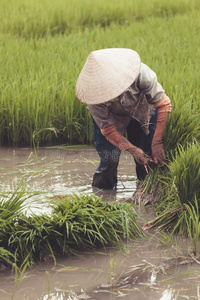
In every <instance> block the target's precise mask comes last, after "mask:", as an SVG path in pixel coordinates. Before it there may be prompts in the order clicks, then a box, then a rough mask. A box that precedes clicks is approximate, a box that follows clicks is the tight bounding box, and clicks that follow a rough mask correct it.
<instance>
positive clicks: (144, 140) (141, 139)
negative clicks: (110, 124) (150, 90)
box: [127, 109, 157, 180]
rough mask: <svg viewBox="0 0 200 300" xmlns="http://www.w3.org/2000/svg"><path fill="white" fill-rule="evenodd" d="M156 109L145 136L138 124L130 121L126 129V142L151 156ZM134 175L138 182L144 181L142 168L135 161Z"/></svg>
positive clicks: (144, 173) (143, 169) (144, 171)
mask: <svg viewBox="0 0 200 300" xmlns="http://www.w3.org/2000/svg"><path fill="white" fill-rule="evenodd" d="M156 119H157V109H156V110H155V112H154V114H153V115H152V117H151V120H150V122H149V134H148V135H145V133H144V131H143V130H142V129H141V127H140V124H139V123H138V122H137V121H136V120H135V119H132V120H131V121H130V123H129V125H128V127H127V135H128V140H129V142H131V143H132V144H133V145H135V146H136V147H139V148H141V149H142V150H143V151H144V152H145V153H147V154H148V155H150V156H151V143H152V139H153V136H154V132H155V129H156ZM135 163H136V174H137V178H138V179H139V180H144V178H145V176H146V175H147V172H146V169H145V167H144V166H141V165H139V164H138V163H137V162H136V161H135Z"/></svg>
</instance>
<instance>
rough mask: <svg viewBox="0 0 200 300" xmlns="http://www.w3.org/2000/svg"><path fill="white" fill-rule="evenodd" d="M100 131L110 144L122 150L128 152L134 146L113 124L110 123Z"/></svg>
mask: <svg viewBox="0 0 200 300" xmlns="http://www.w3.org/2000/svg"><path fill="white" fill-rule="evenodd" d="M101 133H102V135H103V136H104V137H105V138H106V139H107V140H108V141H109V142H110V143H111V144H113V145H114V146H116V147H117V148H119V149H120V150H122V151H128V152H130V151H131V150H133V149H135V148H136V147H135V146H134V145H132V144H131V143H130V142H129V141H128V140H127V139H126V138H125V137H124V136H123V135H122V134H121V133H119V132H118V131H117V130H116V128H115V125H111V126H109V127H107V128H104V129H101Z"/></svg>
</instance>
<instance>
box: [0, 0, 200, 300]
mask: <svg viewBox="0 0 200 300" xmlns="http://www.w3.org/2000/svg"><path fill="white" fill-rule="evenodd" d="M0 20H1V22H0V66H1V67H0V162H1V166H0V173H1V179H2V180H3V181H5V182H6V179H7V178H12V180H14V179H13V178H14V177H13V176H12V175H13V174H15V173H13V172H17V171H16V170H17V169H18V174H17V178H18V179H19V177H20V174H22V176H21V177H22V178H23V180H24V181H23V183H21V185H20V186H19V187H17V188H16V189H15V190H12V189H10V190H8V189H7V188H6V185H3V184H1V191H0V196H1V198H0V222H1V226H0V269H1V271H3V270H4V268H6V272H7V273H6V275H1V274H0V276H1V279H2V281H1V282H3V284H1V285H0V299H2V300H7V299H8V300H10V299H12V300H13V299H16V300H17V299H20V300H21V299H23V300H31V299H33V300H47V299H50V300H66V299H68V300H77V299H89V298H91V299H95V300H98V299H104V300H107V299H109V300H114V299H117V297H124V299H126V300H129V299H131V300H133V299H147V298H148V299H162V300H170V299H171V300H172V299H200V285H199V263H200V261H199V257H200V247H199V238H200V209H199V207H200V121H199V120H200V99H199V94H200V88H199V86H200V85H199V79H200V68H199V62H200V2H199V0H176V1H173V0H151V1H149V0H140V1H139V0H118V1H115V0H109V1H106V0H71V1H69V0H48V1H47V0H34V1H33V0H18V1H14V0H9V1H4V0H0ZM112 47H120V48H132V49H134V50H136V51H137V52H138V53H139V54H140V57H141V60H142V62H143V63H145V64H147V65H149V66H150V67H151V68H152V69H153V70H154V71H155V72H156V74H157V77H158V81H159V82H160V83H161V84H162V85H163V87H164V89H165V91H166V94H167V95H168V96H169V98H170V99H171V101H172V106H173V111H172V114H171V118H170V120H169V121H168V124H167V127H166V129H165V132H164V146H165V151H166V155H167V161H166V165H165V166H164V167H162V168H161V167H160V166H156V167H155V168H154V169H153V170H152V171H150V172H149V173H148V175H147V177H146V178H145V180H144V182H143V184H142V185H141V190H142V195H143V196H142V197H143V198H145V197H146V196H147V197H149V195H150V196H151V197H152V198H153V205H152V207H151V209H150V213H149V214H150V215H151V220H147V218H146V217H144V219H142V221H141V216H140V213H139V214H138V207H137V208H135V205H134V204H133V202H132V200H130V199H125V201H123V202H125V203H121V201H119V203H118V201H114V203H112V202H110V201H108V199H107V200H106V201H103V200H102V199H101V198H99V197H97V196H96V195H94V194H91V193H86V194H82V195H76V194H73V196H70V197H69V198H68V195H65V196H62V197H58V198H56V199H54V201H51V202H50V207H51V213H50V214H49V213H41V214H39V215H38V214H34V213H33V214H32V215H27V214H26V213H25V212H24V210H25V208H26V205H27V201H28V203H29V200H30V198H31V197H32V196H34V197H35V196H36V197H37V198H38V199H40V197H41V194H40V193H39V192H37V193H35V192H33V191H29V190H28V189H27V187H28V184H30V181H31V180H32V178H33V177H31V176H32V175H30V173H31V174H34V175H36V174H37V176H41V177H40V179H37V180H38V181H37V182H38V183H39V181H40V180H41V182H42V180H43V179H42V178H44V175H45V174H47V173H46V172H47V169H48V168H47V165H45V167H44V168H43V167H42V169H40V167H39V166H40V165H39V164H40V163H43V161H44V162H45V161H46V158H44V157H43V158H42V159H40V158H39V156H38V155H39V151H40V150H41V149H42V147H43V149H44V148H46V149H53V148H50V147H55V148H57V149H58V147H61V148H60V149H62V151H65V150H67V149H68V150H69V149H70V148H69V147H70V146H74V145H79V146H80V147H83V146H85V145H87V146H92V145H93V126H92V121H91V117H90V114H89V111H88V109H87V107H86V106H85V105H84V104H82V103H80V102H79V100H78V99H77V98H76V95H75V84H76V80H77V77H78V75H79V73H80V70H81V68H82V66H83V64H84V62H85V59H86V57H87V55H88V54H89V53H90V52H91V51H93V50H97V49H101V48H112ZM66 146H67V147H68V148H67V147H66ZM6 147H13V148H12V149H22V147H23V149H25V148H26V149H27V148H29V147H30V149H33V152H31V154H30V155H31V156H29V157H28V158H27V159H26V162H20V164H17V165H16V166H15V168H14V169H12V168H11V167H10V166H9V167H7V166H6V163H5V162H6V160H10V161H12V159H13V156H15V154H14V153H15V152H16V150H12V153H13V154H12V159H11V156H9V158H6V155H5V154H4V155H5V156H2V155H3V154H2V153H3V151H2V149H7V148H6ZM47 147H49V148H47ZM55 148H54V149H55ZM9 149H10V148H9ZM30 151H32V150H30ZM4 153H5V152H4ZM31 159H33V161H32V160H31ZM54 159H55V156H52V162H53V161H54ZM79 159H80V157H79ZM73 162H75V160H74V161H73ZM84 162H86V159H85V160H84ZM70 163H71V161H70ZM76 163H77V164H79V166H78V167H80V166H82V165H81V164H80V160H79V161H78V162H77V161H76ZM87 163H89V164H90V165H93V166H95V164H96V161H93V160H92V159H90V160H87ZM62 164H63V165H64V160H63V161H62V160H61V159H60V158H59V159H58V160H57V161H56V162H55V163H54V169H53V170H54V173H55V174H58V173H59V171H58V169H59V168H60V167H61V165H62ZM52 165H53V163H52ZM78 167H77V168H78ZM30 168H32V169H31V171H30ZM127 168H128V167H127V165H126V168H125V169H123V172H125V173H126V172H128V169H127ZM51 172H52V169H51ZM63 174H64V173H63ZM85 174H86V173H85ZM28 176H29V177H28ZM42 176H43V177H42ZM61 177H62V176H60V177H58V178H60V179H59V181H61ZM84 177H86V176H85V175H83V179H82V180H83V182H86V178H84ZM27 178H29V183H28V181H26V179H27ZM37 178H39V177H37ZM20 179H21V178H20ZM44 182H45V181H44ZM87 184H88V182H87ZM89 184H90V183H89ZM24 185H25V189H24ZM85 185H86V183H85ZM41 189H42V188H41ZM41 192H42V191H41ZM60 194H62V191H60ZM54 198H55V197H54ZM104 200H105V199H104ZM126 200H129V202H131V203H126V202H128V201H126ZM48 201H49V199H48ZM147 212H148V211H147ZM144 215H145V214H144ZM145 216H146V215H145ZM138 219H139V221H138ZM138 222H139V224H140V225H138ZM141 222H142V224H143V225H144V223H145V225H144V226H143V225H141ZM179 239H181V241H180V243H179ZM152 241H153V244H151V242H152ZM132 243H133V244H132ZM125 244H126V246H127V247H125V248H126V251H127V249H129V250H128V252H123V254H122V252H120V254H119V252H112V251H113V249H115V251H116V247H117V249H121V250H120V251H122V250H124V245H125ZM158 244H159V247H161V246H162V247H163V248H162V249H163V250H162V251H161V250H157V248H158ZM107 246H109V247H111V254H110V253H109V255H108V256H107V254H108V252H106V251H107V250H105V249H107ZM112 247H113V248H112ZM100 249H101V250H100ZM141 249H142V251H141ZM159 249H160V248H159ZM80 250H81V251H80ZM85 250H87V251H89V252H88V253H87V251H86V252H84V253H82V252H83V251H85ZM94 250H95V251H96V253H95V254H94V255H96V256H94V257H92V256H91V251H94ZM103 251H105V252H103ZM109 251H110V248H109ZM80 253H81V254H80ZM102 253H103V256H104V257H107V258H106V259H105V260H103V261H104V263H105V264H106V267H105V268H104V267H102V268H100V267H99V268H98V270H97V269H94V265H95V264H88V265H87V264H86V263H84V261H85V262H86V261H90V260H93V259H94V261H95V262H96V259H97V256H98V255H100V256H101V258H98V263H100V264H101V266H102V265H103V263H102V257H103V256H102ZM113 253H114V254H113ZM116 253H117V254H116ZM124 253H126V254H124ZM127 253H129V254H130V257H131V259H132V260H131V261H133V262H134V265H132V266H130V263H129V259H130V257H129V256H128V255H129V254H127ZM74 255H75V257H76V256H77V258H74V260H73V258H72V260H71V261H70V259H69V258H68V260H67V262H66V261H63V256H67V257H68V256H69V257H71V256H74ZM80 255H81V258H83V259H80ZM113 255H114V257H115V259H113ZM126 255H127V257H126V259H125V261H126V263H125V262H124V260H123V259H124V257H125V256H126ZM116 256H117V258H116ZM110 257H111V258H110ZM135 257H136V258H137V259H135ZM49 259H50V261H51V263H49V265H48V262H46V265H45V267H44V268H46V269H45V271H44V270H43V269H42V270H41V269H40V268H41V265H39V267H38V265H37V269H36V271H34V272H35V273H34V274H30V272H31V269H30V268H32V266H33V265H34V264H35V263H39V261H43V263H44V260H45V261H48V260H49ZM149 259H150V260H149ZM122 261H123V262H124V265H123V266H122V265H121V264H122ZM57 262H58V263H57ZM97 265H98V264H97ZM108 265H109V268H108ZM182 265H184V266H186V267H182ZM74 266H75V267H74ZM98 266H99V265H98ZM175 266H176V268H175ZM188 266H190V267H188ZM124 268H127V269H126V271H124ZM175 269H176V272H174V270H175ZM27 270H29V271H28V273H27ZM52 270H53V271H52ZM42 271H44V272H43V273H45V279H44V278H43V279H42V277H41V276H39V277H40V279H41V280H45V284H44V285H45V289H44V290H42V291H41V290H40V289H39V285H38V284H36V285H37V286H38V294H37V296H34V293H35V292H36V290H37V288H36V289H35V290H34V292H33V293H32V294H31V293H30V294H29V293H28V294H27V293H26V296H25V293H23V292H21V287H22V290H25V289H26V288H27V286H29V284H30V282H29V281H27V279H26V275H27V274H28V275H31V276H32V277H31V278H34V276H35V278H37V274H40V275H41V274H42ZM10 272H11V273H12V278H11V277H10ZM52 272H53V274H56V275H55V276H54V275H52ZM81 272H84V274H85V278H84V276H83V277H81V275H80V273H81ZM94 272H97V273H96V275H95V276H94ZM1 273H2V272H1ZM63 273H64V274H66V273H71V274H73V276H74V277H73V276H71V277H70V276H68V277H66V278H67V279H66V280H68V281H69V282H68V285H67V286H66V285H64V287H63V286H62V288H61V285H60V282H61V281H62V280H65V279H63V276H60V274H62V275H63ZM77 273H78V274H79V275H78V277H80V280H82V282H84V280H86V277H87V276H86V273H87V274H89V275H88V277H87V278H88V279H87V281H88V282H89V283H90V284H89V285H88V282H87V284H86V283H85V285H86V286H87V287H88V286H89V289H90V293H89V294H86V293H85V291H84V290H81V291H80V290H78V288H76V281H75V279H73V278H75V277H76V274H77ZM101 273H103V274H104V277H103V276H101ZM58 274H59V276H57V275H58ZM180 274H181V275H180ZM166 275H167V277H166ZM39 277H38V278H39ZM52 277H53V278H54V279H55V280H53V279H52ZM92 279H94V283H93V286H92V285H91V282H92ZM9 280H10V281H9ZM36 281H37V280H36ZM24 282H25V283H24ZM41 282H42V281H41ZM57 282H59V284H57ZM181 282H189V285H190V282H191V283H193V284H192V286H193V291H192V292H191V290H190V287H188V286H184V284H183V283H181ZM56 284H57V286H59V288H58V289H57V290H56V292H55V290H53V286H54V285H56ZM94 285H96V287H95V288H94ZM97 285H98V288H97ZM171 287H175V288H174V289H173V288H171ZM184 288H185V289H184ZM69 289H70V291H69ZM194 291H195V292H194ZM1 297H2V298H1ZM6 297H7V298H6ZM23 297H24V298H23ZM134 297H135V298H134ZM151 297H152V298H151Z"/></svg>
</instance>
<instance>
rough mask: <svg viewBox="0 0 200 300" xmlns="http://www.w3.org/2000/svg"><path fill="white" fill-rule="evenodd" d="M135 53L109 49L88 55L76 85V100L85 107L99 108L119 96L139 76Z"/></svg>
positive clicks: (129, 50) (121, 49) (139, 63)
mask: <svg viewBox="0 0 200 300" xmlns="http://www.w3.org/2000/svg"><path fill="white" fill-rule="evenodd" d="M140 67H141V61H140V57H139V55H138V53H137V52H135V51H134V50H132V49H126V48H109V49H101V50H96V51H93V52H91V53H90V54H89V55H88V57H87V59H86V62H85V64H84V66H83V69H82V71H81V72H80V74H79V77H78V79H77V82H76V96H77V98H78V99H79V100H80V101H81V102H83V103H86V104H100V103H104V102H107V101H109V100H112V99H114V98H116V97H118V96H119V95H121V94H122V93H123V92H124V91H125V90H126V89H127V88H129V87H130V86H131V84H132V83H133V82H134V81H135V79H136V77H137V76H138V75H139V72H140Z"/></svg>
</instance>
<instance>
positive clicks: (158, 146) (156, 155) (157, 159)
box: [151, 141, 166, 166]
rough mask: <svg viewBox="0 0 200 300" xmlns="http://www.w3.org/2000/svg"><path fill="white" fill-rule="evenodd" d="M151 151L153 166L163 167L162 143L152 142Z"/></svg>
mask: <svg viewBox="0 0 200 300" xmlns="http://www.w3.org/2000/svg"><path fill="white" fill-rule="evenodd" d="M151 150H152V157H153V161H154V163H155V164H158V163H159V164H161V166H164V161H165V158H166V157H165V151H164V146H163V143H162V142H154V141H153V142H152V146H151Z"/></svg>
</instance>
